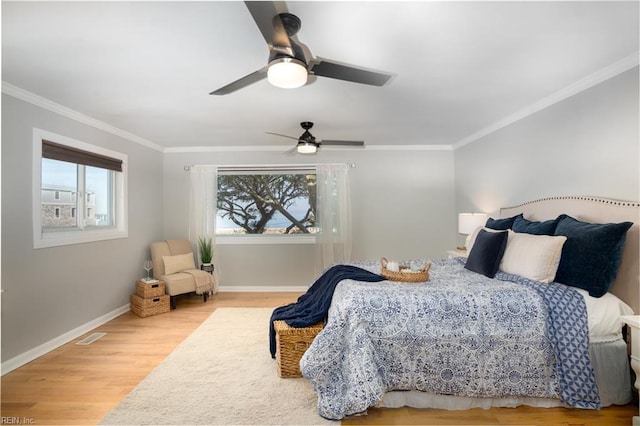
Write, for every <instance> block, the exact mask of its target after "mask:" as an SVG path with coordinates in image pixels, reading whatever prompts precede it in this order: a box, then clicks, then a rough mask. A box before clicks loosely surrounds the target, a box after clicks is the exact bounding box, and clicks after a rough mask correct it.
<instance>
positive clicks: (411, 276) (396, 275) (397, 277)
mask: <svg viewBox="0 0 640 426" xmlns="http://www.w3.org/2000/svg"><path fill="white" fill-rule="evenodd" d="M387 263H388V261H387V259H386V258H384V257H383V258H382V259H381V260H380V264H381V268H380V275H382V276H383V277H384V278H385V279H387V280H389V281H403V282H407V283H421V282H425V281H429V269H430V268H431V264H430V263H427V264H426V265H424V266H423V267H422V269H420V270H419V271H416V272H407V271H410V270H411V269H410V268H409V267H408V266H402V265H401V266H400V271H399V272H395V271H390V270H388V269H387ZM403 271H405V272H403Z"/></svg>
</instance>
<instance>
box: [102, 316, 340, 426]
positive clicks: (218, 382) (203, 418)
mask: <svg viewBox="0 0 640 426" xmlns="http://www.w3.org/2000/svg"><path fill="white" fill-rule="evenodd" d="M272 311H273V309H271V308H218V309H216V310H215V311H214V312H213V313H212V314H211V316H210V317H209V318H208V319H207V320H205V321H204V322H203V323H202V325H200V327H198V328H197V329H196V330H195V331H194V332H193V333H192V334H191V335H190V336H189V337H187V338H186V339H185V340H184V341H183V342H182V343H181V344H180V345H179V346H178V347H177V348H176V349H175V350H174V351H173V352H172V353H171V354H170V355H169V356H168V357H167V358H166V359H165V360H164V361H163V362H162V363H161V364H160V365H159V366H158V367H157V368H156V369H155V370H154V371H152V372H151V374H149V376H147V377H146V378H145V379H144V380H143V381H142V382H141V383H140V384H139V385H138V386H137V387H136V388H135V389H134V390H133V391H132V392H131V393H130V394H129V395H128V396H127V397H126V398H125V399H124V400H123V401H122V402H121V403H120V404H119V405H118V406H117V407H116V408H114V409H113V410H112V411H111V412H109V413H108V414H107V415H106V416H105V417H104V418H103V419H102V421H101V422H100V424H103V425H123V424H126V425H196V424H206V425H276V424H277V425H292V424H295V425H316V424H335V425H339V424H340V423H339V422H332V421H329V420H326V419H323V418H322V417H320V416H319V415H318V414H317V411H316V402H317V398H316V395H315V393H314V391H313V388H312V386H311V384H310V383H309V382H308V381H307V380H305V379H302V378H300V379H281V378H280V377H278V372H277V366H276V362H275V360H274V359H272V358H271V355H270V354H269V318H270V316H271V312H272Z"/></svg>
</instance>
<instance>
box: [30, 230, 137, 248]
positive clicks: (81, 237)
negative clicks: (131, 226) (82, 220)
mask: <svg viewBox="0 0 640 426" xmlns="http://www.w3.org/2000/svg"><path fill="white" fill-rule="evenodd" d="M127 237H128V232H127V231H124V230H119V229H112V230H91V231H71V232H50V233H45V234H44V235H42V236H41V237H40V238H34V241H33V248H36V249H39V248H47V247H57V246H67V245H71V244H82V243H91V242H95V241H103V240H115V239H118V238H127Z"/></svg>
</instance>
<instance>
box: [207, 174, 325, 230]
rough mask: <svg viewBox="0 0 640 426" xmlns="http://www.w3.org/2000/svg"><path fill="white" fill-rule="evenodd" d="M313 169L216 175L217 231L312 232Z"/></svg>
mask: <svg viewBox="0 0 640 426" xmlns="http://www.w3.org/2000/svg"><path fill="white" fill-rule="evenodd" d="M315 182H316V175H315V171H310V170H307V171H304V172H288V173H282V172H280V173H278V172H272V173H270V172H264V171H261V172H259V173H249V172H243V173H224V174H220V175H219V176H218V193H217V197H218V205H217V218H216V219H217V222H216V233H217V234H218V235H233V234H237V235H241V234H272V235H273V234H276V235H277V234H281V235H290V234H315V233H317V231H318V228H317V224H316V187H315Z"/></svg>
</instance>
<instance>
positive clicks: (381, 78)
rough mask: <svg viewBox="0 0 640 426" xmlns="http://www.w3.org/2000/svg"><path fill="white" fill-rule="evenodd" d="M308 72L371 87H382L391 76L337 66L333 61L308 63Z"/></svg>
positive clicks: (317, 60) (342, 65)
mask: <svg viewBox="0 0 640 426" xmlns="http://www.w3.org/2000/svg"><path fill="white" fill-rule="evenodd" d="M309 71H310V72H311V73H312V74H314V75H318V76H321V77H329V78H335V79H338V80H345V81H351V82H354V83H361V84H369V85H371V86H384V84H385V83H386V82H387V81H388V80H389V79H390V78H391V74H387V73H383V72H378V71H369V70H365V69H362V68H356V67H353V66H351V65H344V64H339V63H337V62H333V61H327V60H323V59H316V60H314V61H313V62H312V63H310V67H309Z"/></svg>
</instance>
